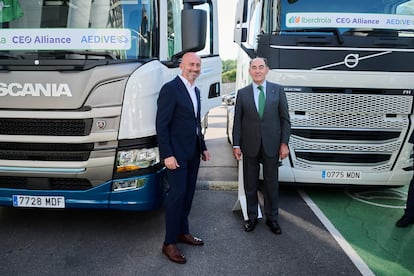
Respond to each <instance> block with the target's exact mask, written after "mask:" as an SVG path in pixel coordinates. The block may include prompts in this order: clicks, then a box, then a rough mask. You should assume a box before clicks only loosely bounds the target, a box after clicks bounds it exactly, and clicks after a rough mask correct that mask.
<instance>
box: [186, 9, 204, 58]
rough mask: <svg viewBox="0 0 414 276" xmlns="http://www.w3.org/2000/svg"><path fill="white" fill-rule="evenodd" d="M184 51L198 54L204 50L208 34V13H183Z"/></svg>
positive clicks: (194, 10)
mask: <svg viewBox="0 0 414 276" xmlns="http://www.w3.org/2000/svg"><path fill="white" fill-rule="evenodd" d="M181 34H182V49H183V50H182V51H183V52H184V53H185V52H197V51H200V50H202V49H204V47H205V45H206V34H207V13H206V11H203V10H198V9H184V10H182V11H181Z"/></svg>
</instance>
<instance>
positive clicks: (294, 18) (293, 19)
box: [288, 16, 300, 24]
mask: <svg viewBox="0 0 414 276" xmlns="http://www.w3.org/2000/svg"><path fill="white" fill-rule="evenodd" d="M288 22H289V24H297V23H300V16H291V17H290V18H289V20H288Z"/></svg>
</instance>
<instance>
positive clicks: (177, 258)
mask: <svg viewBox="0 0 414 276" xmlns="http://www.w3.org/2000/svg"><path fill="white" fill-rule="evenodd" d="M162 253H164V255H165V256H167V257H168V259H170V260H171V261H173V262H175V263H179V264H185V263H186V262H187V260H186V258H185V257H184V255H183V254H181V252H180V250H178V248H177V246H176V245H175V244H169V245H165V244H164V245H163V246H162Z"/></svg>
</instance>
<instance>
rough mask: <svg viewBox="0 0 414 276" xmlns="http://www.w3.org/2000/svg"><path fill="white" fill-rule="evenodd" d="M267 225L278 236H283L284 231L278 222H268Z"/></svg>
mask: <svg viewBox="0 0 414 276" xmlns="http://www.w3.org/2000/svg"><path fill="white" fill-rule="evenodd" d="M266 225H267V226H269V227H270V230H271V231H272V232H273V233H275V234H276V235H280V234H282V229H281V228H280V226H279V224H278V223H277V221H271V220H266Z"/></svg>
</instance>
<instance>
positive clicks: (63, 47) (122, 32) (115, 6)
mask: <svg viewBox="0 0 414 276" xmlns="http://www.w3.org/2000/svg"><path fill="white" fill-rule="evenodd" d="M154 1H155V0H132V1H131V0H98V1H97V0H61V1H52V0H43V1H37V0H36V1H34V0H20V1H19V0H7V1H4V0H3V1H0V60H3V62H4V61H5V60H14V61H17V60H22V61H24V60H33V59H35V60H37V59H48V60H56V59H62V60H63V59H64V60H108V59H110V60H132V59H147V58H152V57H153V56H154V55H155V54H156V53H154V47H153V45H152V44H153V41H154V39H153V38H154V37H155V32H154V30H155V29H156V28H155V22H156V14H155V13H156V5H155V3H154Z"/></svg>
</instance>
